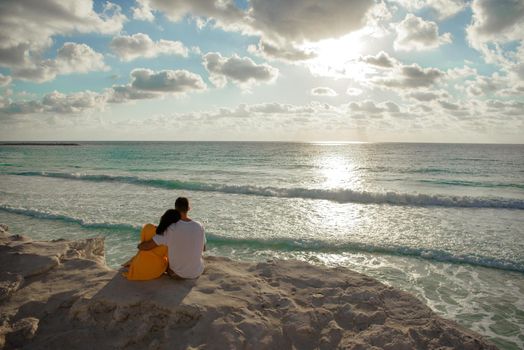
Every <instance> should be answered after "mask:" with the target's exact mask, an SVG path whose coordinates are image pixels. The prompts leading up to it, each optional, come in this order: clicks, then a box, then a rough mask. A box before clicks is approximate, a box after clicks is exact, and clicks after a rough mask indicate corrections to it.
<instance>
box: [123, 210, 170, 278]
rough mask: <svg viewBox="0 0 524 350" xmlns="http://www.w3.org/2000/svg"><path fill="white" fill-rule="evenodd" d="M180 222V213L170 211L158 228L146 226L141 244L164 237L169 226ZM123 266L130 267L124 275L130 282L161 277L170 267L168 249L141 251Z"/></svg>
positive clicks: (163, 247) (156, 248) (141, 233)
mask: <svg viewBox="0 0 524 350" xmlns="http://www.w3.org/2000/svg"><path fill="white" fill-rule="evenodd" d="M178 220H180V213H179V212H178V211H176V210H175V209H169V210H168V211H166V212H165V213H164V215H162V218H160V223H159V224H158V226H155V225H153V224H145V225H144V227H143V228H142V231H141V232H140V242H144V241H149V240H150V239H151V238H153V236H154V235H155V234H157V235H163V234H164V231H165V230H166V229H167V228H168V227H169V225H171V224H174V223H175V222H177V221H178ZM123 266H124V267H129V271H128V272H124V273H123V275H124V277H126V278H127V279H128V280H133V281H145V280H152V279H155V278H157V277H160V276H162V274H163V273H164V272H165V271H166V269H167V266H168V262H167V247H166V246H164V245H161V246H158V247H155V248H153V249H151V250H139V251H138V253H136V255H135V256H134V257H133V258H131V260H129V261H128V262H127V263H125V264H124V265H123Z"/></svg>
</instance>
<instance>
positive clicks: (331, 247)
mask: <svg viewBox="0 0 524 350" xmlns="http://www.w3.org/2000/svg"><path fill="white" fill-rule="evenodd" d="M206 235H207V238H208V241H209V242H212V243H213V245H217V246H235V247H245V248H248V249H256V250H277V251H287V252H293V251H296V252H304V251H307V252H315V253H335V254H337V253H338V254H340V253H377V254H385V255H395V256H408V257H414V258H421V259H425V260H434V261H439V262H447V263H451V264H468V265H475V266H483V267H490V268H496V269H500V270H508V271H518V272H524V265H523V264H521V263H518V262H514V261H509V260H504V259H496V258H490V257H483V256H476V255H459V254H454V253H451V252H447V251H442V250H437V249H425V248H412V247H402V246H393V247H384V246H378V245H371V244H366V243H358V242H347V243H340V242H336V243H332V242H326V241H318V240H307V241H299V240H288V239H276V240H262V239H244V238H233V237H223V236H218V235H213V234H206Z"/></svg>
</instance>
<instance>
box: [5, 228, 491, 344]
mask: <svg viewBox="0 0 524 350" xmlns="http://www.w3.org/2000/svg"><path fill="white" fill-rule="evenodd" d="M0 290H1V292H0V293H1V294H0V297H1V301H0V307H1V315H0V325H1V326H0V348H2V347H3V348H5V349H13V348H27V349H60V348H67V349H96V348H99V349H108V348H115V349H187V348H192V349H337V348H339V349H496V348H495V346H494V345H492V344H490V343H489V342H487V341H485V340H484V339H482V337H481V336H479V335H478V334H475V333H473V332H470V331H468V330H465V329H463V328H461V327H460V326H458V325H457V324H456V323H454V322H452V321H448V320H444V319H442V318H440V317H438V316H437V315H435V314H434V313H433V312H432V311H431V310H430V309H429V308H428V307H427V306H425V305H424V304H423V303H421V302H420V301H419V300H418V299H416V298H415V297H413V296H411V295H410V294H407V293H405V292H402V291H399V290H396V289H393V288H391V287H388V286H385V285H383V284H381V283H380V282H378V281H376V280H374V279H372V278H369V277H367V276H364V275H362V274H358V273H356V272H353V271H350V270H347V269H342V268H339V269H327V268H321V267H315V266H312V265H309V264H307V263H304V262H298V261H270V262H264V263H258V264H253V263H245V262H238V261H232V260H230V259H227V258H222V257H207V258H206V271H205V273H204V274H203V275H202V276H201V277H200V278H199V279H197V280H183V281H181V280H172V279H170V278H168V277H167V276H164V277H161V278H159V279H157V280H154V281H148V282H131V281H127V280H126V279H124V278H123V277H122V276H121V274H120V273H119V272H117V271H113V270H110V269H108V268H107V267H106V266H105V263H104V247H103V239H101V238H94V239H86V240H81V241H73V242H71V241H65V240H57V241H52V242H32V241H30V240H28V239H27V238H24V237H21V236H8V234H7V233H6V230H5V228H4V229H1V231H0Z"/></svg>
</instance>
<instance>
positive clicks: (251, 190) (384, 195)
mask: <svg viewBox="0 0 524 350" xmlns="http://www.w3.org/2000/svg"><path fill="white" fill-rule="evenodd" d="M14 175H20V176H41V177H51V178H60V179H69V180H79V181H92V182H119V183H128V184H135V185H140V186H151V187H157V188H165V189H183V190H190V191H206V192H222V193H230V194H242V195H254V196H265V197H281V198H304V199H321V200H330V201H335V202H339V203H360V204H388V205H406V206H421V207H425V206H438V207H458V208H501V209H520V210H522V209H524V200H522V199H516V198H513V199H512V198H502V197H469V196H447V195H438V194H436V195H434V194H422V193H398V192H393V191H389V192H368V191H355V190H351V189H314V188H313V189H311V188H279V187H271V186H266V187H261V186H238V185H224V184H217V183H200V182H187V181H177V180H169V179H153V178H141V177H135V176H115V175H105V174H80V173H57V172H43V171H42V172H40V171H38V172H20V173H16V174H14Z"/></svg>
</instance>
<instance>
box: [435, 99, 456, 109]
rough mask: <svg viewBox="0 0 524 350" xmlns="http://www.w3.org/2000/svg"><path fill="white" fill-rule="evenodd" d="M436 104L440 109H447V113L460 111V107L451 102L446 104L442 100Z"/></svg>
mask: <svg viewBox="0 0 524 350" xmlns="http://www.w3.org/2000/svg"><path fill="white" fill-rule="evenodd" d="M438 103H439V105H440V106H441V107H442V108H444V109H447V110H449V111H458V110H459V109H460V106H459V105H458V104H456V103H452V102H448V101H444V100H440V101H438Z"/></svg>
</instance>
